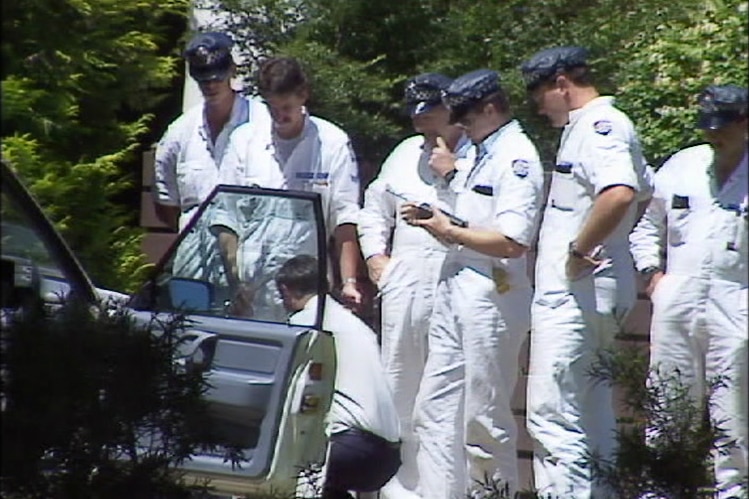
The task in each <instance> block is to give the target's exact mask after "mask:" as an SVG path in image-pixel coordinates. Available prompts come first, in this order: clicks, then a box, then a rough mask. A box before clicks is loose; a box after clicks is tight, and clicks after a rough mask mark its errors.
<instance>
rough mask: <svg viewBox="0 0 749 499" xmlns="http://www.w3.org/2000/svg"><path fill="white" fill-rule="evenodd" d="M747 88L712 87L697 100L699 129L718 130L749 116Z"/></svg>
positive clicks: (734, 86) (730, 86)
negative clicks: (748, 114) (748, 113)
mask: <svg viewBox="0 0 749 499" xmlns="http://www.w3.org/2000/svg"><path fill="white" fill-rule="evenodd" d="M747 92H748V90H747V88H746V87H739V86H737V85H710V86H709V87H707V88H706V89H705V90H703V91H702V93H700V95H699V97H698V98H697V104H698V106H699V113H698V116H697V128H702V129H707V130H718V129H719V128H723V127H724V126H726V125H728V124H729V123H731V122H734V121H739V120H741V119H742V118H745V117H746V115H747Z"/></svg>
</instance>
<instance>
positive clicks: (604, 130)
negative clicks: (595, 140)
mask: <svg viewBox="0 0 749 499" xmlns="http://www.w3.org/2000/svg"><path fill="white" fill-rule="evenodd" d="M612 129H613V126H612V124H611V122H610V121H609V120H598V121H596V122H595V123H593V130H595V131H596V133H597V134H598V135H608V134H610V133H611V130H612Z"/></svg>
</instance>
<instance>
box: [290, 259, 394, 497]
mask: <svg viewBox="0 0 749 499" xmlns="http://www.w3.org/2000/svg"><path fill="white" fill-rule="evenodd" d="M319 283H320V276H319V274H318V262H317V259H315V258H314V257H312V256H309V255H299V256H295V257H293V258H291V259H290V260H288V261H286V262H285V263H284V264H283V266H282V267H281V269H280V270H279V271H278V274H277V275H276V285H277V287H278V290H279V293H280V294H281V296H282V298H283V304H284V307H285V308H286V309H287V310H288V311H289V312H291V315H290V316H289V323H290V324H303V325H308V324H314V323H315V317H316V314H317V303H318V299H319V298H318V295H317V293H318V287H319ZM323 329H324V330H326V331H330V332H331V333H332V334H333V339H334V340H335V348H336V365H337V367H336V377H335V392H334V393H333V401H332V404H331V407H330V412H329V413H328V417H327V429H326V430H327V431H326V433H327V434H328V436H329V437H330V450H329V453H328V463H327V465H326V468H327V474H326V479H325V487H324V489H323V495H322V497H323V499H346V498H351V497H352V496H351V495H350V494H349V493H348V492H347V491H349V490H353V491H361V492H372V491H375V490H377V489H379V488H380V487H381V486H382V485H383V484H384V483H385V482H387V481H388V480H389V479H390V478H391V477H392V476H393V475H394V474H395V472H396V471H397V470H398V466H400V462H401V460H400V443H399V440H398V437H399V435H398V414H397V412H396V410H395V405H394V403H393V394H392V392H391V390H390V386H389V385H388V382H387V378H386V377H385V373H384V371H383V370H382V364H381V363H380V358H379V355H378V353H379V349H378V346H377V336H376V335H375V332H374V331H372V330H371V329H370V328H369V327H368V326H367V325H366V324H364V322H362V321H361V320H360V319H359V318H358V317H356V316H355V315H354V314H353V313H351V311H349V310H347V309H346V308H345V307H343V305H341V304H340V303H338V302H337V301H336V300H335V299H334V298H333V297H331V296H327V295H326V296H325V311H324V315H323Z"/></svg>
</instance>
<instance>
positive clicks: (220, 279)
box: [151, 187, 325, 326]
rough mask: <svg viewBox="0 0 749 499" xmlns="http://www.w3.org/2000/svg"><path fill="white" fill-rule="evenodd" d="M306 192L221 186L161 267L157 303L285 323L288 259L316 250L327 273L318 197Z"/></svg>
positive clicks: (164, 306)
mask: <svg viewBox="0 0 749 499" xmlns="http://www.w3.org/2000/svg"><path fill="white" fill-rule="evenodd" d="M303 194H309V193H288V194H286V195H282V194H280V193H279V191H270V190H264V189H251V188H240V187H222V188H221V189H219V190H217V191H216V192H215V194H214V195H213V196H212V197H211V198H210V199H209V201H208V202H206V203H205V204H204V205H203V207H202V208H201V210H199V212H198V213H197V214H196V216H195V217H194V218H193V220H192V221H191V222H190V224H189V225H188V226H187V227H186V228H185V230H184V231H183V232H182V234H181V236H180V238H179V239H178V241H177V243H176V245H175V247H174V248H173V249H172V250H171V251H170V252H169V253H168V256H167V257H166V259H165V261H163V262H161V264H160V265H159V271H158V276H157V277H156V278H155V280H154V283H155V289H154V290H152V291H154V292H155V293H154V294H153V296H151V298H152V299H153V300H154V306H155V307H157V308H158V309H159V310H162V311H165V310H171V311H177V310H181V311H189V312H190V313H192V314H197V315H207V316H214V317H224V318H227V317H231V318H237V319H251V320H257V321H266V322H273V323H285V322H286V321H287V319H288V313H287V311H286V310H285V308H284V305H283V302H282V300H281V297H280V295H279V293H278V290H277V288H276V283H275V276H276V273H277V272H278V270H279V269H280V268H281V266H282V265H283V264H284V262H286V261H287V260H289V259H290V258H292V257H294V256H297V255H302V254H305V255H310V256H313V257H315V258H317V259H318V260H319V261H320V264H321V270H322V272H323V273H322V274H321V275H325V273H324V266H325V257H324V255H323V257H322V258H320V257H321V247H323V248H324V245H323V246H321V244H320V243H321V234H319V233H318V230H319V227H318V225H319V223H318V218H317V217H318V216H319V215H318V214H316V212H315V204H314V203H313V202H312V198H310V197H308V196H306V195H303ZM318 324H319V322H318ZM309 325H310V326H315V325H316V324H309Z"/></svg>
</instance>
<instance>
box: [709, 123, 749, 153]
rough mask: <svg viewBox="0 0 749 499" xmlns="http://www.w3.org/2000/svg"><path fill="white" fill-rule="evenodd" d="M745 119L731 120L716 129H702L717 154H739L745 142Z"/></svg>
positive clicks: (744, 146)
mask: <svg viewBox="0 0 749 499" xmlns="http://www.w3.org/2000/svg"><path fill="white" fill-rule="evenodd" d="M746 125H747V119H746V118H743V119H741V120H738V121H732V122H731V123H728V124H727V125H725V126H723V127H721V128H719V129H717V130H702V134H703V136H704V137H705V140H706V141H707V142H708V143H709V144H710V145H711V146H712V147H713V149H714V150H715V153H716V154H717V155H718V156H723V155H731V154H740V153H741V152H742V151H743V150H744V149H745V148H746V144H747V129H746Z"/></svg>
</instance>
